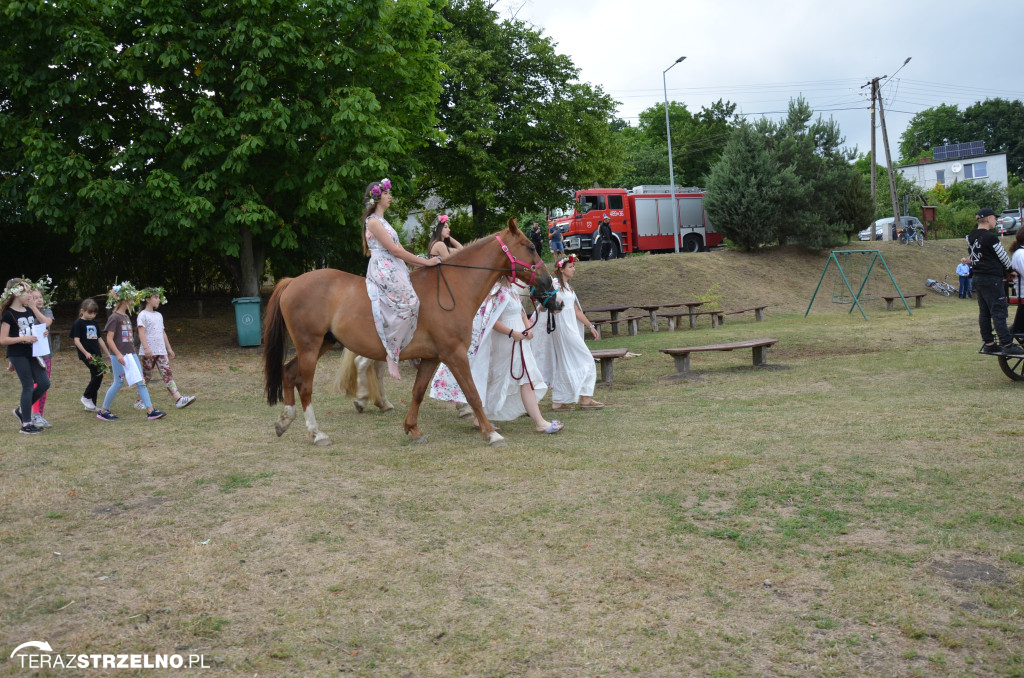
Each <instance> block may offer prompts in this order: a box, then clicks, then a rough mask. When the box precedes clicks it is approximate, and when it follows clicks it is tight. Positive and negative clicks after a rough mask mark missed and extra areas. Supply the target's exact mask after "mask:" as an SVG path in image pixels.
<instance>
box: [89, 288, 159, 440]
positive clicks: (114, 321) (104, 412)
mask: <svg viewBox="0 0 1024 678" xmlns="http://www.w3.org/2000/svg"><path fill="white" fill-rule="evenodd" d="M107 297H108V299H107V308H112V309H113V310H114V312H113V313H111V314H110V316H109V317H108V318H107V324H106V325H104V326H103V335H104V337H105V338H106V341H107V348H109V349H110V354H111V359H110V367H111V368H113V375H114V383H112V384H111V385H110V388H108V389H107V395H105V396H104V397H103V407H102V408H100V410H99V412H97V413H96V418H97V419H102V420H103V421H117V419H118V418H119V417H117V415H115V414H114V413H112V412H111V411H110V405H111V404H112V403H113V402H114V398H115V397H116V396H117V392H118V391H120V390H121V387H122V386H123V385H124V384H125V368H126V366H128V365H129V363H132V364H134V367H135V369H137V370H138V371H139V374H140V376H141V374H142V364H141V363H140V362H139V357H138V356H137V355H135V342H134V337H133V334H132V321H131V320H130V319H129V318H128V313H129V312H130V311H131V309H133V308H134V307H135V305H136V304H138V303H139V292H138V290H136V289H135V288H134V287H132V284H131V283H130V282H127V281H125V282H123V283H119V284H117V285H114V286H113V287H112V288H111V290H110V292H109V293H108V294H107ZM137 388H138V389H139V395H140V396H141V397H142V402H143V403H144V404H145V407H146V418H147V419H150V420H152V419H160V418H162V417H164V416H165V414H164V413H163V412H161V411H160V410H158V409H155V408H154V407H153V403H152V401H150V399H149V389H147V388H146V384H145V383H143V382H141V381H140V382H139V383H138V387H137Z"/></svg>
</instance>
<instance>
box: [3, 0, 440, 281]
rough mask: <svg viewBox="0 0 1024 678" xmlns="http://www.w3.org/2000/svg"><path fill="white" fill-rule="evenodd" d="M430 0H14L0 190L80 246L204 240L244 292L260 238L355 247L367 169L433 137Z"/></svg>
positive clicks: (393, 162)
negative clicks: (131, 237)
mask: <svg viewBox="0 0 1024 678" xmlns="http://www.w3.org/2000/svg"><path fill="white" fill-rule="evenodd" d="M436 5H437V3H436V2H435V1H434V0H356V1H349V0H312V2H299V1H298V0H250V1H249V2H246V3H217V2H211V1H210V0H198V1H197V2H190V3H185V2H182V1H181V0H169V1H168V2H161V3H141V4H140V3H135V2H129V1H128V0H113V1H110V2H97V1H94V0H60V1H59V2H57V3H52V4H51V3H42V2H32V3H8V4H7V6H6V10H5V14H4V19H5V21H6V24H5V27H6V29H7V31H6V32H7V33H8V35H9V40H8V42H7V43H6V44H5V45H4V47H3V48H2V49H3V59H2V60H0V69H2V70H0V82H2V83H7V85H6V87H7V89H6V90H4V91H2V94H3V96H2V97H0V100H2V101H7V102H10V103H9V105H8V106H6V107H3V108H2V109H0V114H2V116H3V117H2V118H0V127H3V129H4V132H3V133H4V137H3V139H2V141H3V143H2V144H0V148H2V149H3V156H2V162H3V164H2V165H0V176H3V177H4V179H5V182H4V188H3V196H4V198H5V199H7V200H9V201H10V202H11V203H12V204H14V205H17V206H18V209H19V210H20V213H21V214H22V216H23V219H24V220H26V221H27V222H29V223H33V224H38V225H40V226H43V227H47V228H52V229H54V230H56V231H58V232H60V231H61V230H73V231H74V233H75V242H76V247H77V248H79V249H89V248H92V249H104V250H107V251H111V250H114V251H116V250H117V249H118V244H119V243H120V242H122V241H123V240H124V238H123V235H124V234H125V233H126V232H128V231H130V232H132V233H135V234H138V233H144V234H145V235H146V236H148V237H149V238H150V239H153V240H161V241H163V242H164V243H166V246H167V248H168V249H172V250H173V249H177V250H180V251H185V252H194V251H200V252H214V253H216V254H217V255H219V256H221V257H223V259H224V261H225V262H226V263H227V264H228V266H229V267H230V269H231V271H232V273H233V274H234V276H235V279H236V281H237V284H238V287H239V289H240V290H241V292H242V294H244V295H255V294H258V291H259V281H260V279H261V277H262V273H263V268H264V261H265V254H266V253H268V252H269V253H271V255H273V252H275V251H277V250H281V249H296V248H297V247H298V245H299V244H300V242H304V241H305V242H307V243H308V242H320V243H329V244H330V245H331V246H332V247H333V248H334V249H336V250H338V251H340V252H345V251H348V252H355V251H356V250H357V249H358V247H359V240H360V238H359V235H358V234H359V229H360V225H359V224H358V223H357V221H358V220H357V218H356V217H358V215H359V214H360V213H361V209H360V202H361V198H362V194H363V188H364V186H365V184H366V183H367V182H368V181H370V180H372V179H380V178H381V177H383V176H384V175H386V174H391V173H393V172H394V170H395V169H396V168H402V167H404V166H405V163H406V162H407V157H408V155H409V153H410V151H411V150H412V149H414V148H416V147H417V146H420V145H422V144H423V143H424V140H426V139H429V138H431V137H432V136H433V135H434V134H435V131H434V129H433V123H434V117H433V113H434V102H435V97H436V94H437V92H438V90H439V82H438V81H439V70H440V68H439V62H438V59H437V53H438V50H439V47H438V43H437V40H436V37H435V36H436V35H437V33H438V31H439V30H440V29H441V28H442V26H443V23H442V22H441V20H440V18H439V16H438V14H437V12H436ZM3 86H5V85H0V87H3ZM409 174H411V173H409ZM409 174H405V175H404V176H393V177H392V179H393V180H394V182H395V184H396V187H397V188H399V189H400V188H401V187H402V186H403V185H406V183H407V182H408V178H409ZM14 177H16V178H14ZM12 178H14V179H12ZM9 179H10V180H9ZM126 255H127V256H130V253H126Z"/></svg>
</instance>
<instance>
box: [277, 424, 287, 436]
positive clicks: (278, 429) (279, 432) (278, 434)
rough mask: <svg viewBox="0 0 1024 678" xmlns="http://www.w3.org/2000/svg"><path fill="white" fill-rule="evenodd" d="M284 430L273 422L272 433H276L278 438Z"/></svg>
mask: <svg viewBox="0 0 1024 678" xmlns="http://www.w3.org/2000/svg"><path fill="white" fill-rule="evenodd" d="M284 431H285V430H284V428H282V427H281V425H280V424H274V433H276V434H277V437H278V438H280V437H281V436H283V435H284Z"/></svg>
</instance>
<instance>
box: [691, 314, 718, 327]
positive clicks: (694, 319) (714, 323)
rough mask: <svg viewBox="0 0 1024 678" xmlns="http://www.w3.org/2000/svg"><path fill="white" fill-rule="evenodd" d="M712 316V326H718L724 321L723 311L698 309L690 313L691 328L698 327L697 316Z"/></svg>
mask: <svg viewBox="0 0 1024 678" xmlns="http://www.w3.org/2000/svg"><path fill="white" fill-rule="evenodd" d="M699 315H707V316H711V327H718V326H719V325H720V324H721V323H722V315H723V313H722V311H697V312H695V313H691V314H690V329H693V330H695V329H697V316H699Z"/></svg>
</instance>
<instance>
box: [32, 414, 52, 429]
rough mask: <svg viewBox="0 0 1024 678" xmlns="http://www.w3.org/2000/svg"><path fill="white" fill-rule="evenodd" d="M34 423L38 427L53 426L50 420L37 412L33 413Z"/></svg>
mask: <svg viewBox="0 0 1024 678" xmlns="http://www.w3.org/2000/svg"><path fill="white" fill-rule="evenodd" d="M32 425H33V426H35V427H36V428H53V426H51V425H50V422H48V421H46V420H45V419H43V415H41V414H38V413H36V412H33V413H32Z"/></svg>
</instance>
